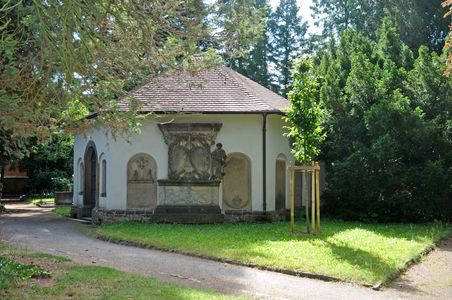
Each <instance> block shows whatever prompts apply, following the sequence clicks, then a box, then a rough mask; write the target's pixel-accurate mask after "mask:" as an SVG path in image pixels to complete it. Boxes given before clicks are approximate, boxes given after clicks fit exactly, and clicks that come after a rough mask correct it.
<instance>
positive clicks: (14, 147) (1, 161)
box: [0, 122, 30, 197]
mask: <svg viewBox="0 0 452 300" xmlns="http://www.w3.org/2000/svg"><path fill="white" fill-rule="evenodd" d="M29 142H30V141H29V140H28V139H26V138H23V137H18V136H14V135H13V133H12V131H11V130H8V129H6V128H5V127H4V126H3V124H2V123H1V122H0V197H1V195H2V191H3V178H4V173H5V166H6V165H8V164H11V163H13V162H15V161H17V160H20V159H22V158H24V157H25V156H26V155H28V154H29V150H28V144H29Z"/></svg>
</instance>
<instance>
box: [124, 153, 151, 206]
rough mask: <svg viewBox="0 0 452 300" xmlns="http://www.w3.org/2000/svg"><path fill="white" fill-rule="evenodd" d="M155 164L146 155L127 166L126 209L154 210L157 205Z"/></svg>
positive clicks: (135, 157)
mask: <svg viewBox="0 0 452 300" xmlns="http://www.w3.org/2000/svg"><path fill="white" fill-rule="evenodd" d="M156 178H157V164H156V162H155V160H154V159H153V158H152V157H151V156H150V155H147V154H137V155H135V156H133V157H132V158H131V159H130V160H129V163H128V164H127V209H132V210H133V209H154V208H155V207H156V205H157V180H156Z"/></svg>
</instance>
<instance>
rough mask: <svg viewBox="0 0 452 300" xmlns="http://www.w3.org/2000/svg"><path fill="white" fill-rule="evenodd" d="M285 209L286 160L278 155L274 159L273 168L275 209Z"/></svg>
mask: <svg viewBox="0 0 452 300" xmlns="http://www.w3.org/2000/svg"><path fill="white" fill-rule="evenodd" d="M285 208H286V159H285V156H284V155H282V154H280V155H278V157H277V159H276V168H275V209H276V210H283V209H285Z"/></svg>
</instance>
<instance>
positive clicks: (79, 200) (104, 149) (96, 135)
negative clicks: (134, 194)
mask: <svg viewBox="0 0 452 300" xmlns="http://www.w3.org/2000/svg"><path fill="white" fill-rule="evenodd" d="M90 141H92V142H93V143H94V144H95V147H96V154H97V164H98V166H97V174H99V180H98V182H99V186H100V185H101V182H102V181H101V180H102V178H101V177H102V176H103V174H100V173H101V172H100V165H101V163H102V161H101V160H104V159H105V161H106V162H107V181H106V183H107V187H106V188H107V197H100V195H99V207H106V205H107V202H108V201H107V199H108V196H109V193H108V192H109V190H110V188H111V184H112V181H111V180H109V179H110V178H109V177H110V175H111V173H112V172H111V171H112V170H110V169H109V167H110V165H111V162H112V159H111V151H110V142H111V141H112V138H111V135H110V134H109V133H107V132H105V130H104V129H102V128H100V129H93V130H90V131H88V132H85V133H83V134H76V135H75V137H74V197H73V203H74V204H75V205H77V206H82V205H83V195H80V192H83V189H84V187H83V182H80V178H81V177H82V176H83V177H84V174H80V163H83V164H84V165H85V164H86V162H85V151H86V147H87V145H88V143H89V142H90Z"/></svg>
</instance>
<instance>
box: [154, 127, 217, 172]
mask: <svg viewBox="0 0 452 300" xmlns="http://www.w3.org/2000/svg"><path fill="white" fill-rule="evenodd" d="M159 127H160V130H161V131H162V133H163V137H164V139H165V143H166V144H168V179H170V180H176V181H205V180H209V177H210V161H211V157H210V147H211V146H212V145H213V144H214V143H215V138H216V136H217V133H218V131H219V130H220V128H221V124H218V123H169V124H160V125H159Z"/></svg>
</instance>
